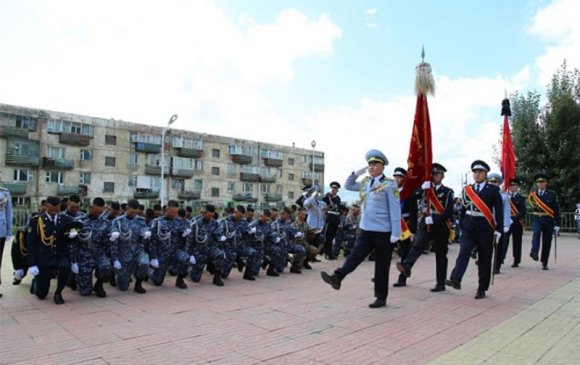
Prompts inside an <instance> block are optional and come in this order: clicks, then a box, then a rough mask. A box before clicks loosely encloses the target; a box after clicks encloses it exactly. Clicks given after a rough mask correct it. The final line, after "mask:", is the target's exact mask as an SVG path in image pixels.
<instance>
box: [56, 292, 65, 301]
mask: <svg viewBox="0 0 580 365" xmlns="http://www.w3.org/2000/svg"><path fill="white" fill-rule="evenodd" d="M54 304H64V299H63V298H62V294H61V292H60V291H57V292H56V293H54Z"/></svg>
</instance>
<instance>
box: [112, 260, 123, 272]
mask: <svg viewBox="0 0 580 365" xmlns="http://www.w3.org/2000/svg"><path fill="white" fill-rule="evenodd" d="M113 267H114V268H115V270H121V267H122V266H121V263H120V262H119V260H115V262H113Z"/></svg>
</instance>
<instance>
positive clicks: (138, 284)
mask: <svg viewBox="0 0 580 365" xmlns="http://www.w3.org/2000/svg"><path fill="white" fill-rule="evenodd" d="M142 283H143V280H141V279H137V280H135V292H136V293H139V294H145V293H147V290H145V288H143V285H142Z"/></svg>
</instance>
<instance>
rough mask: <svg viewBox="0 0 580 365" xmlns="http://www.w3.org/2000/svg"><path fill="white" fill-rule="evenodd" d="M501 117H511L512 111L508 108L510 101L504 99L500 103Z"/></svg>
mask: <svg viewBox="0 0 580 365" xmlns="http://www.w3.org/2000/svg"><path fill="white" fill-rule="evenodd" d="M501 115H502V116H507V117H511V116H512V110H511V108H510V99H508V98H505V99H503V100H502V101H501Z"/></svg>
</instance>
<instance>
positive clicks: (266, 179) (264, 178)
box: [260, 175, 276, 184]
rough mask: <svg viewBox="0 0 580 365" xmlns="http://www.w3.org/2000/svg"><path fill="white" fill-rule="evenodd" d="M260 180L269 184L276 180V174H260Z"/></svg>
mask: <svg viewBox="0 0 580 365" xmlns="http://www.w3.org/2000/svg"><path fill="white" fill-rule="evenodd" d="M260 182H263V183H267V184H271V183H275V182H276V176H269V175H266V176H260Z"/></svg>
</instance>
